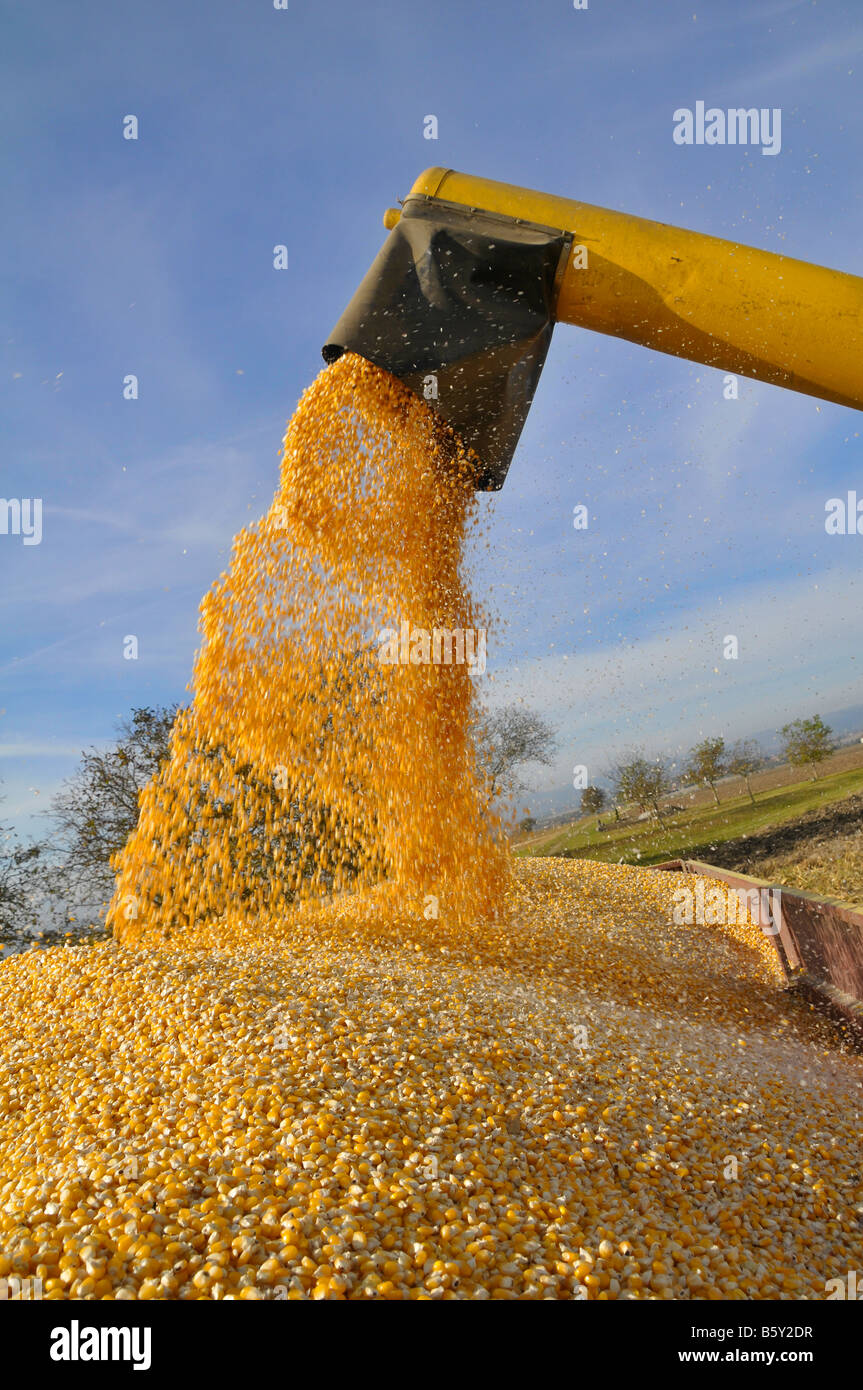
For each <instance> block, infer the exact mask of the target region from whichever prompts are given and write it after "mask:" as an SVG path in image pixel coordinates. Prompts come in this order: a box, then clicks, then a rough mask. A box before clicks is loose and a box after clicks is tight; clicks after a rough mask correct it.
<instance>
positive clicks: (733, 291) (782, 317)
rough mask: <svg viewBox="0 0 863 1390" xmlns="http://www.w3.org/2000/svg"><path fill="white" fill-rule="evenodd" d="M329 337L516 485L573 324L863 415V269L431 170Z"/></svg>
mask: <svg viewBox="0 0 863 1390" xmlns="http://www.w3.org/2000/svg"><path fill="white" fill-rule="evenodd" d="M384 225H385V226H387V227H388V228H389V229H390V235H389V237H388V238H387V240H386V242H385V243H384V245H383V247H382V248H381V251H380V252H379V254H378V256H377V257H376V259H375V261H374V262H373V264H372V266H371V269H370V270H369V271H368V273H367V275H366V276H365V278H364V280H363V281H362V283H361V285H360V287H359V289H358V290H357V292H356V294H355V295H354V297H353V299H352V300H351V302H350V304H349V305H348V307H347V309H346V310H345V312H344V313H343V315H342V317H341V318H340V319H339V321H338V323H337V324H336V326H335V328H334V329H333V331H332V333H331V334H330V336H329V339H328V341H327V343H326V346H325V347H324V349H323V355H324V358H325V360H326V361H328V362H332V361H335V359H336V358H337V357H339V356H340V355H341V353H343V352H345V351H351V352H356V353H359V354H360V356H362V357H365V358H367V359H368V360H369V361H370V362H374V363H375V365H376V366H379V367H383V368H384V369H385V370H387V371H389V372H392V374H393V375H394V376H397V377H399V378H400V379H401V380H402V381H404V382H405V384H406V385H408V386H409V387H410V388H411V389H412V390H413V391H415V392H417V394H418V395H421V396H423V397H424V398H425V399H426V400H427V401H428V403H429V405H430V406H431V407H432V408H433V409H434V410H436V411H437V413H438V414H439V415H440V416H441V418H442V419H443V420H444V421H445V422H446V424H447V425H449V427H450V428H451V429H452V430H453V431H454V432H455V434H457V435H458V436H459V437H460V438H461V440H462V441H463V443H464V444H466V445H467V446H468V447H469V448H470V449H471V450H472V451H473V452H474V454H475V455H476V456H477V458H478V460H479V462H480V470H479V472H478V480H477V487H478V488H480V489H482V490H494V489H497V488H500V487H502V486H503V482H504V479H505V478H506V474H507V470H508V468H509V465H510V462H511V460H512V456H513V453H514V452H515V447H516V444H517V443H518V438H519V435H520V434H521V430H522V427H523V425H524V422H525V419H526V418H527V412H528V410H529V408H530V404H531V401H532V399H533V395H534V392H535V390H536V385H537V382H538V380H539V376H540V373H541V371H542V367H543V363H544V362H545V357H546V353H547V352H548V346H549V343H550V341H551V331H552V328H553V326H554V324H555V323H556V322H558V321H560V322H563V323H570V324H575V325H577V326H578V327H580V328H592V329H594V330H596V331H597V332H599V333H609V334H612V335H613V336H615V337H618V338H628V339H629V340H630V341H631V342H635V343H642V344H643V345H644V346H645V347H652V348H656V349H657V350H658V351H660V352H667V353H672V354H674V355H675V356H677V357H685V358H688V359H689V360H690V361H693V362H702V363H704V364H705V365H706V366H709V367H716V368H718V369H719V370H720V371H725V372H734V373H737V374H739V375H741V376H747V377H754V378H755V379H757V380H758V381H766V382H770V383H772V384H773V385H775V386H784V387H787V388H788V389H789V390H792V391H800V392H803V393H805V394H806V395H810V396H817V397H819V398H820V399H822V400H827V401H834V402H836V403H838V404H839V405H846V406H851V407H852V408H854V409H857V410H863V279H861V278H859V277H858V276H855V275H847V274H844V273H843V272H841V271H837V270H827V269H825V268H823V267H822V266H816V265H809V264H808V263H807V262H805V261H798V260H794V259H792V258H791V257H789V256H780V255H776V254H774V253H772V252H770V251H759V250H756V249H755V248H753V247H750V246H742V245H739V244H738V243H736V242H731V241H723V240H721V239H720V238H718V237H711V236H704V235H702V234H701V233H699V232H689V231H682V230H680V229H679V228H677V227H670V226H667V225H666V224H664V223H661V222H650V221H647V220H645V219H644V218H640V217H630V216H628V215H627V214H626V213H620V212H611V211H609V210H608V209H606V208H597V207H591V206H590V205H589V204H587V203H578V202H573V201H570V200H569V199H567V198H556V197H553V196H552V195H550V194H546V193H536V192H533V191H531V190H530V189H526V188H516V187H514V186H512V185H510V184H505V183H496V182H494V181H492V180H491V179H478V178H473V177H471V176H470V175H467V174H459V173H456V172H455V171H454V170H452V169H427V170H426V171H425V173H424V174H421V175H420V177H419V178H418V179H417V181H416V183H415V184H414V186H413V188H412V189H411V192H410V194H409V195H408V197H407V199H406V200H405V202H404V205H403V207H402V208H401V210H399V209H389V210H388V212H387V214H386V216H385V218H384Z"/></svg>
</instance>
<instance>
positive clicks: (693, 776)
mask: <svg viewBox="0 0 863 1390" xmlns="http://www.w3.org/2000/svg"><path fill="white" fill-rule="evenodd" d="M727 770H728V769H727V767H726V755H725V739H724V738H706V739H704V740H703V741H702V742H701V743H696V745H695V747H694V748H693V749H692V750H691V752H690V754H689V765H688V766H687V767H686V768H685V770H684V773H683V780H684V782H686V783H687V784H688V785H689V786H691V787H692V786H695V787H709V788H710V790H711V791H712V792H713V796H714V799H715V801H716V804H717V806H718V805H719V792H718V791H717V790H716V783H717V782H718V781H719V779H720V778H721V777H724V776H725V774H726V772H727Z"/></svg>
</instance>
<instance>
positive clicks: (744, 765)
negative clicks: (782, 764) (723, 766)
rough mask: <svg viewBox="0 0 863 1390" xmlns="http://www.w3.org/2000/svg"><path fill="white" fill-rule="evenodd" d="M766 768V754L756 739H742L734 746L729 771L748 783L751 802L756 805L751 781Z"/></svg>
mask: <svg viewBox="0 0 863 1390" xmlns="http://www.w3.org/2000/svg"><path fill="white" fill-rule="evenodd" d="M763 766H764V754H763V752H762V750H761V749H760V747H759V746H758V744H757V743H756V742H755V739H754V738H741V739H738V740H737V742H736V743H735V744H734V746H733V748H732V749H731V752H730V753H729V755H728V771H729V772H730V773H732V774H733V775H734V776H735V777H742V778H743V780H744V782H745V783H746V790H747V791H748V793H749V800H750V801H751V802H752V805H753V806H754V805H755V797H754V795H753V792H752V786H751V784H750V779H751V777H752V775H753V773H755V772H757V771H758V769H759V768H761V767H763Z"/></svg>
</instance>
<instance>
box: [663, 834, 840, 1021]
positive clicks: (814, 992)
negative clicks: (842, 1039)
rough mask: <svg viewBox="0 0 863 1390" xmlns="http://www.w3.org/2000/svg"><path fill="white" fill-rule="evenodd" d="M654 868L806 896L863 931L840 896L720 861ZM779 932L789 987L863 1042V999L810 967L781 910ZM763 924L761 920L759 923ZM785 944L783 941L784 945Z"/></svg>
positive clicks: (786, 895)
mask: <svg viewBox="0 0 863 1390" xmlns="http://www.w3.org/2000/svg"><path fill="white" fill-rule="evenodd" d="M645 867H650V868H652V869H661V870H665V871H671V872H675V871H676V872H678V873H687V874H694V875H696V876H697V877H698V878H712V879H714V880H716V881H717V882H718V883H728V884H730V885H731V886H732V887H747V886H748V887H756V888H759V889H761V888H765V889H769V890H770V889H772V890H774V891H776V890H779V891H781V894H782V898H780V903H781V901H782V899H787V898H802V899H804V900H805V901H808V902H813V903H817V904H819V906H823V907H825V908H831V909H834V910H837V911H838V914H839V915H840V916H841V917H842V919H843V920H845V921H846V922H847V924H848V925H849V926H857V927H859V928H860V929H861V931H863V913H861V912H860V911H859V910H858V909H857V908H856V907H854V906H852V905H851V904H850V903H846V902H843V901H841V899H838V898H826V897H822V896H820V895H819V894H818V893H810V892H809V891H808V890H807V889H804V888H787V887H786V886H785V885H784V884H782V883H772V882H770V881H769V880H767V879H762V878H753V877H752V875H751V874H740V873H736V872H734V871H733V870H730V869H722V868H719V866H718V865H716V864H705V863H704V862H703V861H702V860H700V859H666V860H663V862H662V863H661V864H651V865H649V866H647V865H646V866H645ZM779 921H780V926H779V933H778V936H777V935H773V936H772V941H773V944H774V946H775V948H776V954H777V957H778V959H779V964H780V966H781V968H782V972H783V974H784V976H785V979H786V982H787V984H788V985H789V986H793V987H794V988H795V989H796V990H798V991H800V992H801V993H802V994H806V995H809V996H810V997H812V996H814V997H815V998H816V1000H817V1001H818V1002H819V1003H820V1004H821V1005H823V1006H824V1007H825V1008H826V1009H827V1011H828V1012H831V1013H833V1014H834V1015H835V1014H839V1015H841V1018H842V1021H843V1022H844V1023H847V1024H849V1025H850V1027H851V1030H852V1032H853V1033H854V1035H855V1037H856V1039H857V1040H858V1041H859V1042H863V1000H861V999H856V998H855V997H854V996H853V995H850V994H846V993H844V992H843V991H842V990H840V989H837V988H836V986H835V985H833V984H831V982H830V981H829V980H823V979H821V978H819V977H817V976H815V975H813V974H811V973H810V972H808V971H807V970H806V966H805V963H804V961H802V960H801V956H800V951H799V949H798V946H797V942H796V941H795V939H794V937H793V935H792V933H791V932H790V931H789V928H788V924H787V922H786V921H785V915H784V912H782V911H781V910H780V913H779ZM759 925H761V923H760V922H759ZM780 943H781V944H780Z"/></svg>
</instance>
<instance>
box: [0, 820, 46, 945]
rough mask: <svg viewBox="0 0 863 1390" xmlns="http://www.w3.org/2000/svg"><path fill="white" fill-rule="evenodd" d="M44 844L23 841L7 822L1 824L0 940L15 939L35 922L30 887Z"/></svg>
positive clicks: (31, 887)
mask: <svg viewBox="0 0 863 1390" xmlns="http://www.w3.org/2000/svg"><path fill="white" fill-rule="evenodd" d="M44 854H45V846H44V845H41V844H36V843H31V844H27V845H25V844H22V843H21V842H20V841H19V840H18V838H17V836H16V835H15V834H14V832H13V831H12V830H11V828H10V827H9V826H6V825H0V943H7V944H8V943H10V942H17V941H20V940H21V939H22V938H24V937H25V936H26V934H27V930H28V928H29V927H32V926H35V925H36V922H35V920H34V915H33V906H32V890H33V886H34V882H35V877H34V875H35V871H36V870H37V868H38V867H40V866H41V861H42V859H43V858H44Z"/></svg>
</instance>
